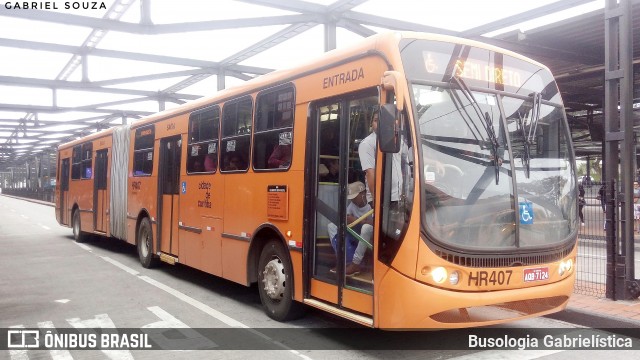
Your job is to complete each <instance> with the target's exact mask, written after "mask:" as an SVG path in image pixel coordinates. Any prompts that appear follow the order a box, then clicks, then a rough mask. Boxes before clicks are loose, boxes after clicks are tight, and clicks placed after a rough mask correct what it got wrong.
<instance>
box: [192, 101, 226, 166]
mask: <svg viewBox="0 0 640 360" xmlns="http://www.w3.org/2000/svg"><path fill="white" fill-rule="evenodd" d="M219 127H220V108H219V107H218V106H215V107H212V108H209V109H205V110H203V111H198V112H194V113H193V114H191V116H190V117H189V148H188V150H187V173H188V174H193V173H214V172H216V169H217V168H218V129H219Z"/></svg>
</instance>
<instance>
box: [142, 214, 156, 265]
mask: <svg viewBox="0 0 640 360" xmlns="http://www.w3.org/2000/svg"><path fill="white" fill-rule="evenodd" d="M138 257H139V258H140V264H142V266H144V267H145V268H147V269H149V268H152V267H154V266H156V265H157V264H158V258H157V257H156V256H155V255H154V253H153V232H152V230H151V222H150V221H149V218H147V217H146V218H144V219H142V221H141V222H140V227H139V228H138Z"/></svg>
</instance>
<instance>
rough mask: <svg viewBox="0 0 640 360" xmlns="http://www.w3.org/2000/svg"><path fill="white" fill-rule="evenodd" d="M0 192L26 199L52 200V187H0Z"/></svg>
mask: <svg viewBox="0 0 640 360" xmlns="http://www.w3.org/2000/svg"><path fill="white" fill-rule="evenodd" d="M0 193H2V194H5V195H11V196H17V197H22V198H27V199H34V200H41V201H47V202H54V199H53V196H54V189H53V188H48V189H42V188H35V189H24V188H23V189H12V188H0Z"/></svg>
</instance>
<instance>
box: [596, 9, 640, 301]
mask: <svg viewBox="0 0 640 360" xmlns="http://www.w3.org/2000/svg"><path fill="white" fill-rule="evenodd" d="M631 14H632V13H631V1H630V0H620V3H618V2H617V1H616V0H606V5H605V76H604V77H605V109H604V114H605V164H606V171H605V174H606V179H605V180H606V182H607V184H609V191H607V195H608V196H607V215H606V218H607V220H606V223H607V229H606V239H607V290H606V294H607V297H608V298H611V299H614V300H622V299H631V298H635V297H638V295H640V291H639V290H640V288H639V286H638V282H637V281H636V280H635V279H634V277H635V276H634V264H633V259H634V239H633V194H632V191H633V190H632V189H633V174H632V173H631V171H632V169H633V166H632V165H633V163H632V161H631V160H632V154H633V117H632V115H633V114H632V111H633V110H632V106H633V104H632V102H633V95H632V94H633V62H632V59H631V57H632V54H633V40H632V31H631V18H630V15H631ZM618 94H619V95H618ZM618 107H619V108H620V110H618ZM618 159H620V163H619V162H618ZM619 166H620V168H621V172H620V173H619V170H618V169H619ZM616 215H617V216H616Z"/></svg>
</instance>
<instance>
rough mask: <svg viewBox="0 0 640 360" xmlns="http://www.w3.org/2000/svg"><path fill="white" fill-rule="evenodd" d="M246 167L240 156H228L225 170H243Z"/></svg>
mask: <svg viewBox="0 0 640 360" xmlns="http://www.w3.org/2000/svg"><path fill="white" fill-rule="evenodd" d="M246 168H247V165H246V163H245V161H244V160H243V159H242V156H241V155H240V154H231V155H229V163H228V164H227V166H226V167H225V170H245V169H246Z"/></svg>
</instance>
